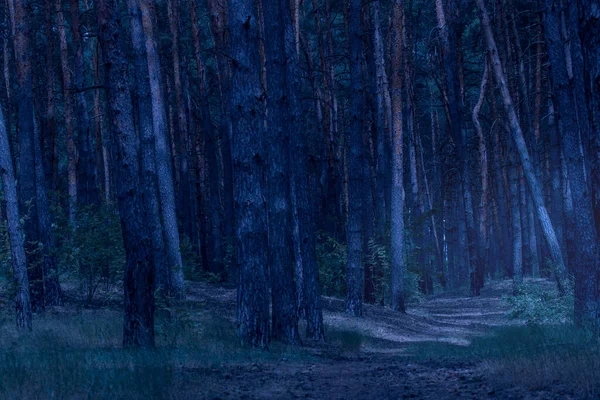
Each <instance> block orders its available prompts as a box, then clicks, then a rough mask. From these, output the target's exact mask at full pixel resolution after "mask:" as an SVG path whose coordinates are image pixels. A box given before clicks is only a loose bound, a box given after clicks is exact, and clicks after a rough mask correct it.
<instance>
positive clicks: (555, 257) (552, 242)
mask: <svg viewBox="0 0 600 400" xmlns="http://www.w3.org/2000/svg"><path fill="white" fill-rule="evenodd" d="M476 4H477V8H478V9H479V18H480V20H481V24H482V29H483V34H484V37H485V41H486V46H487V49H488V52H489V55H490V62H491V65H492V70H493V71H494V75H495V76H496V80H497V82H498V86H499V90H500V94H501V96H502V102H503V104H504V109H505V111H506V114H507V115H508V119H509V122H510V131H511V133H512V138H513V140H514V142H515V146H516V149H517V151H518V153H519V158H520V160H521V165H522V168H523V173H524V174H525V178H526V179H527V185H528V187H529V191H530V193H531V196H532V197H533V201H534V203H535V207H536V213H537V215H538V219H539V221H540V225H541V226H542V229H543V232H544V237H545V238H546V242H547V243H548V247H549V250H550V254H551V256H552V261H553V262H554V265H555V276H556V280H557V285H558V288H559V290H560V291H561V292H563V293H564V290H565V283H566V282H565V281H566V268H565V264H564V262H563V257H562V252H561V250H560V246H559V244H558V240H557V238H556V234H555V232H554V228H553V226H552V222H551V221H550V217H549V215H548V211H547V210H546V206H545V205H544V198H543V196H542V189H541V186H540V183H539V182H538V180H537V178H536V176H535V173H534V170H533V166H532V163H531V159H530V158H529V151H528V150H527V145H526V143H525V139H524V138H523V131H522V130H521V126H520V124H519V120H518V118H517V113H516V111H515V106H514V104H513V101H512V97H511V95H510V92H509V90H508V86H507V84H506V78H505V77H504V72H503V71H502V65H501V63H500V57H499V56H498V48H497V47H496V42H495V40H494V36H493V33H492V28H491V25H490V19H489V16H488V14H487V10H486V9H485V5H484V3H483V0H476Z"/></svg>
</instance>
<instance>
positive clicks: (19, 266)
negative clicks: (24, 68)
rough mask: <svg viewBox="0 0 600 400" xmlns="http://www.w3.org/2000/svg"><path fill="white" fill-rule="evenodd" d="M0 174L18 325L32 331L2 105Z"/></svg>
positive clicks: (20, 231)
mask: <svg viewBox="0 0 600 400" xmlns="http://www.w3.org/2000/svg"><path fill="white" fill-rule="evenodd" d="M0 175H2V191H3V194H4V199H5V201H6V219H7V220H8V238H9V242H10V255H11V259H12V267H13V279H14V281H15V311H16V317H17V328H18V329H19V330H20V331H26V330H29V331H30V330H31V303H30V300H29V279H28V277H27V259H26V256H25V243H24V240H23V239H24V235H23V228H22V227H21V219H20V217H19V202H18V199H17V187H16V184H15V173H14V171H13V161H12V156H11V152H10V142H9V135H8V130H7V126H6V123H5V120H4V113H3V112H2V108H1V107H0Z"/></svg>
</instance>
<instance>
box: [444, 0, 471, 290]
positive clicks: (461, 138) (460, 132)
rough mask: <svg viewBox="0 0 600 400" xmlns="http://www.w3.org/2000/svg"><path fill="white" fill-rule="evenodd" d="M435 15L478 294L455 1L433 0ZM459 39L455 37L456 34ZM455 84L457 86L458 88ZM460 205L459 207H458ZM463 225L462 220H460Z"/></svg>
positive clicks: (465, 223)
mask: <svg viewBox="0 0 600 400" xmlns="http://www.w3.org/2000/svg"><path fill="white" fill-rule="evenodd" d="M435 6H436V16H437V20H438V26H439V29H440V38H441V40H442V46H443V64H444V78H445V79H444V86H445V88H446V90H447V92H448V99H447V102H448V103H449V104H448V109H449V114H450V115H449V117H450V131H451V133H452V140H453V141H454V143H455V145H456V148H455V150H456V156H457V161H458V163H459V165H460V172H459V179H460V186H461V192H462V196H463V199H462V204H463V207H464V208H463V209H464V211H465V221H464V227H465V235H464V238H465V239H466V249H467V250H468V260H469V262H468V263H469V269H468V271H469V275H470V278H471V283H472V287H471V288H472V290H471V294H472V295H478V294H479V283H478V280H477V279H476V278H475V277H476V275H477V274H478V273H479V271H480V270H481V268H482V266H481V265H480V260H479V257H478V252H477V239H476V230H475V218H474V214H473V205H472V195H471V188H470V183H469V163H468V160H467V157H466V155H467V149H466V145H467V144H466V130H465V129H464V126H463V121H462V117H461V114H462V111H461V108H462V107H463V98H464V96H463V92H464V89H463V87H464V79H462V78H461V76H462V74H461V71H460V70H461V68H462V67H461V63H460V57H459V56H457V53H456V50H455V49H454V47H452V44H451V43H450V39H451V38H454V37H455V36H456V35H455V32H454V27H453V26H452V24H449V23H448V21H447V14H446V13H447V12H448V15H452V11H455V10H454V7H455V4H454V0H450V2H449V11H446V10H445V9H444V8H445V7H444V2H443V0H436V1H435ZM457 38H458V37H457ZM457 83H459V84H460V87H457V86H456V85H457ZM461 208H462V207H461ZM460 224H462V222H461V223H460Z"/></svg>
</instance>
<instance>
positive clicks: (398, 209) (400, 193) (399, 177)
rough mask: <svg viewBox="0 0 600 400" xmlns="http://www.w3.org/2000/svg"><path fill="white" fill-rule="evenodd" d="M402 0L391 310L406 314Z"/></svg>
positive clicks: (395, 78) (395, 56) (395, 94)
mask: <svg viewBox="0 0 600 400" xmlns="http://www.w3.org/2000/svg"><path fill="white" fill-rule="evenodd" d="M403 13H404V6H403V3H402V0H396V1H395V2H394V8H393V25H392V29H393V33H392V66H393V67H394V69H393V71H394V72H393V74H392V90H391V97H392V109H393V113H392V204H391V209H392V212H391V221H390V222H391V238H390V240H391V259H390V262H391V272H392V304H391V306H392V309H394V310H397V311H401V312H405V311H406V308H405V305H404V269H405V254H404V252H405V250H404V183H403V175H404V172H403V171H404V167H403V149H402V148H403V143H402V140H403V138H402V132H403V129H402V72H401V71H402V68H401V67H400V66H401V65H402V27H401V21H402V17H403Z"/></svg>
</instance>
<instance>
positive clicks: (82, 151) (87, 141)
mask: <svg viewBox="0 0 600 400" xmlns="http://www.w3.org/2000/svg"><path fill="white" fill-rule="evenodd" d="M70 3H71V32H72V39H73V45H74V48H75V54H74V56H75V57H74V62H73V63H72V65H73V66H72V69H73V84H74V86H75V88H77V89H78V90H79V92H78V93H77V94H75V96H74V97H75V98H74V103H75V104H74V111H75V115H76V116H77V118H76V122H77V141H76V181H77V185H78V188H77V196H78V201H79V202H80V203H81V204H85V205H90V204H95V203H97V202H98V200H99V193H98V185H97V182H96V172H95V171H94V151H93V147H92V137H91V134H92V131H91V126H90V115H89V111H88V106H87V101H86V98H85V92H83V91H81V90H80V89H82V88H83V86H84V84H85V77H84V73H85V67H86V63H85V60H84V41H83V39H82V36H81V34H82V32H81V30H82V28H81V22H80V10H79V0H70Z"/></svg>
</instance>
